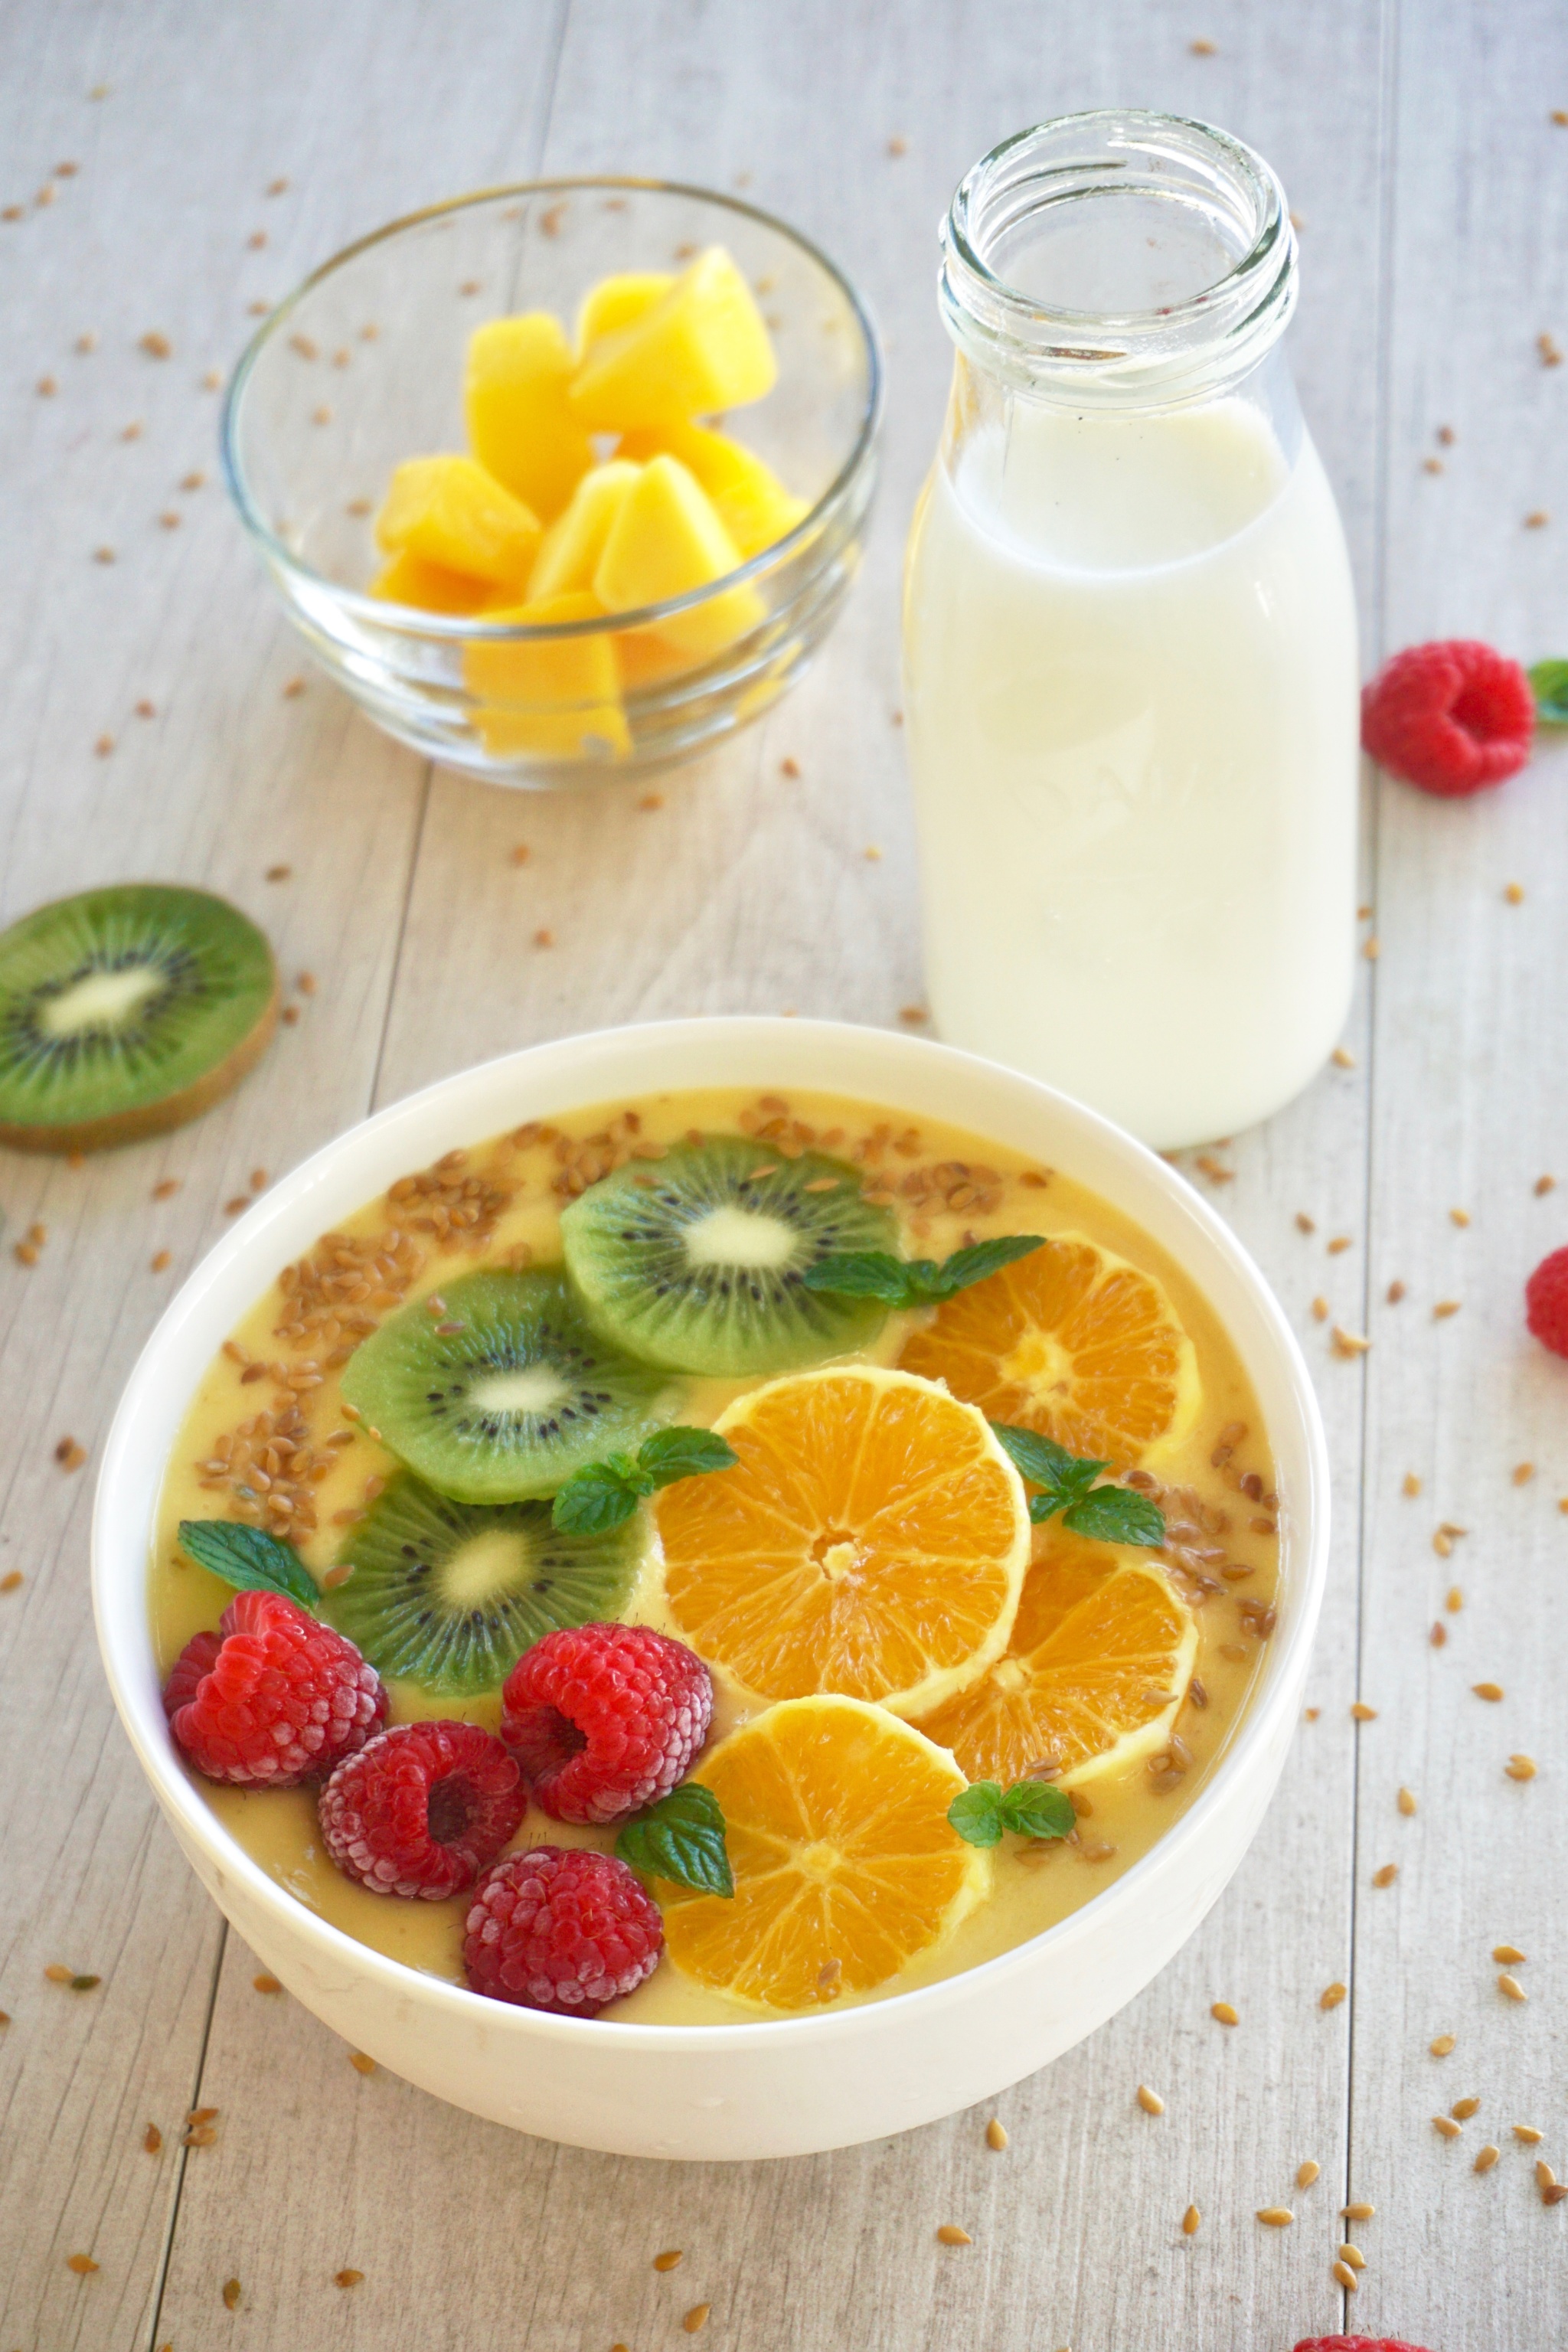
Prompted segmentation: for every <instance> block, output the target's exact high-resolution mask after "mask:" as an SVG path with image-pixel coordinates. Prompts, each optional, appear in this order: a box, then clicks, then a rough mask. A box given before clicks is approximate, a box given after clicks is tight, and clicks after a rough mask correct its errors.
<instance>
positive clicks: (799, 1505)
mask: <svg viewBox="0 0 1568 2352" xmlns="http://www.w3.org/2000/svg"><path fill="white" fill-rule="evenodd" d="M714 1426H715V1427H716V1428H717V1429H718V1430H720V1431H721V1433H722V1434H723V1435H724V1436H725V1437H727V1438H728V1439H729V1441H730V1444H731V1445H732V1446H733V1448H734V1450H735V1452H736V1454H738V1455H739V1457H740V1459H739V1461H738V1462H737V1463H736V1464H735V1465H734V1466H733V1467H732V1468H731V1469H729V1470H722V1471H719V1472H717V1473H716V1474H714V1475H710V1476H708V1477H704V1478H690V1479H687V1480H685V1481H684V1482H683V1483H682V1484H680V1485H679V1486H669V1487H667V1488H666V1489H665V1491H664V1493H663V1494H662V1495H661V1496H659V1498H658V1529H659V1535H660V1537H661V1538H662V1540H663V1546H664V1563H665V1569H664V1573H665V1597H666V1600H667V1602H668V1608H669V1612H670V1614H671V1616H672V1618H673V1620H674V1625H675V1630H676V1631H677V1632H678V1633H679V1634H680V1636H681V1637H682V1639H683V1640H685V1641H687V1642H689V1643H690V1644H691V1646H692V1648H693V1649H695V1650H696V1651H698V1653H699V1654H700V1655H701V1656H702V1657H704V1658H706V1659H707V1660H708V1662H709V1664H710V1665H714V1666H719V1667H721V1668H722V1669H723V1671H724V1672H725V1673H726V1674H728V1675H731V1676H732V1677H733V1679H734V1680H735V1681H736V1682H738V1683H740V1684H742V1685H743V1687H744V1688H745V1689H747V1690H748V1691H752V1692H754V1693H755V1694H756V1696H758V1697H759V1698H764V1699H787V1698H805V1697H806V1696H810V1695H812V1694H814V1693H817V1692H825V1691H836V1692H839V1693H841V1694H843V1695H844V1696H846V1697H848V1698H862V1699H873V1700H879V1701H880V1702H881V1704H882V1705H883V1706H889V1707H891V1708H893V1709H894V1710H895V1711H896V1712H898V1713H900V1714H912V1713H914V1712H916V1711H917V1710H918V1709H920V1708H921V1707H927V1706H934V1705H935V1704H936V1702H937V1701H938V1700H939V1699H942V1698H946V1697H948V1696H951V1694H952V1692H954V1691H956V1690H961V1689H962V1688H963V1685H964V1684H965V1683H968V1682H972V1681H973V1679H974V1677H975V1676H976V1675H979V1674H981V1673H982V1672H983V1671H984V1668H985V1667H986V1666H988V1665H989V1664H990V1663H991V1661H992V1659H993V1658H998V1657H1000V1656H1001V1654H1002V1651H1003V1648H1004V1646H1005V1643H1006V1640H1007V1635H1008V1633H1009V1632H1010V1631H1011V1629H1012V1623H1013V1617H1014V1612H1015V1611H1016V1608H1017V1605H1018V1593H1019V1590H1020V1588H1021V1586H1022V1582H1023V1577H1024V1570H1025V1569H1026V1567H1027V1565H1028V1557H1029V1520H1028V1512H1027V1510H1026V1506H1025V1502H1024V1490H1023V1486H1022V1485H1021V1483H1020V1481H1019V1478H1018V1475H1017V1473H1016V1471H1015V1469H1014V1467H1013V1465H1012V1464H1011V1463H1010V1462H1009V1461H1008V1459H1007V1457H1006V1455H1005V1454H1004V1452H1003V1451H1002V1448H1001V1446H1000V1445H999V1444H997V1442H996V1439H995V1438H994V1435H993V1434H992V1432H991V1430H990V1428H989V1426H988V1425H987V1423H986V1422H985V1419H984V1415H983V1414H981V1413H978V1412H975V1410H974V1408H973V1405H967V1404H961V1403H959V1402H957V1401H956V1400H955V1399H954V1398H952V1397H951V1396H949V1395H948V1394H947V1392H946V1391H945V1390H943V1389H941V1388H937V1387H935V1386H933V1385H932V1383H931V1381H922V1380H917V1379H915V1378H914V1377H913V1376H912V1375H911V1374H910V1373H909V1372H899V1371H889V1370H885V1369H881V1368H879V1367H876V1366H872V1365H853V1366H846V1367H843V1368H838V1369H834V1370H826V1371H816V1372H802V1373H798V1374H795V1376H793V1377H791V1378H788V1379H784V1380H777V1381H769V1382H768V1383H767V1384H766V1385H765V1386H764V1387H763V1388H758V1389H753V1390H752V1391H751V1393H750V1394H749V1395H747V1396H743V1397H741V1398H738V1399H737V1401H736V1402H734V1403H733V1404H731V1406H729V1408H728V1409H727V1410H726V1411H725V1412H723V1413H721V1415H720V1417H719V1420H718V1421H717V1422H716V1423H715V1424H714Z"/></svg>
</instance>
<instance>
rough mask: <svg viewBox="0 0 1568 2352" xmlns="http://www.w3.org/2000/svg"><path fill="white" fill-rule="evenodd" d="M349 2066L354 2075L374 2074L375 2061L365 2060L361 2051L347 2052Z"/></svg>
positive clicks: (371, 2059) (372, 2059)
mask: <svg viewBox="0 0 1568 2352" xmlns="http://www.w3.org/2000/svg"><path fill="white" fill-rule="evenodd" d="M349 2064H350V2065H351V2066H352V2067H353V2070H354V2073H355V2074H374V2072H375V2060H374V2058H367V2057H366V2056H365V2054H364V2052H363V2050H351V2051H350V2052H349Z"/></svg>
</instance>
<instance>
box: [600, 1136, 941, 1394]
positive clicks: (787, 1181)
mask: <svg viewBox="0 0 1568 2352" xmlns="http://www.w3.org/2000/svg"><path fill="white" fill-rule="evenodd" d="M860 1185H861V1172H860V1171H859V1170H858V1168H851V1167H849V1166H848V1165H847V1162H846V1161H844V1160H830V1159H828V1158H827V1157H826V1155H825V1154H824V1153H822V1152H819V1151H803V1152H802V1153H801V1154H800V1155H799V1157H798V1158H797V1159H795V1160H787V1159H785V1158H784V1157H783V1155H782V1154H781V1153H779V1152H777V1151H775V1150H770V1149H769V1148H768V1146H767V1145H766V1144H764V1143H751V1142H748V1141H747V1139H746V1138H745V1137H744V1136H743V1135H710V1136H707V1137H705V1138H704V1139H703V1140H702V1141H701V1142H700V1143H677V1144H674V1145H672V1146H671V1148H670V1149H669V1150H668V1151H667V1152H666V1154H665V1156H664V1158H663V1159H662V1160H657V1161H654V1162H651V1163H649V1162H647V1161H643V1162H638V1163H636V1164H634V1165H632V1166H628V1167H626V1168H622V1169H618V1170H617V1171H616V1173H615V1174H614V1175H613V1176H606V1177H605V1178H604V1179H603V1180H602V1181H600V1182H599V1183H597V1184H591V1185H590V1186H589V1187H588V1190H587V1191H586V1192H584V1193H581V1194H580V1195H579V1196H578V1198H577V1199H576V1200H575V1201H574V1202H573V1203H572V1205H571V1207H570V1208H569V1209H568V1210H567V1211H566V1212H565V1213H564V1214H563V1217H562V1220H561V1241H562V1246H563V1250H564V1252H565V1255H566V1270H567V1272H568V1274H570V1276H571V1277H572V1279H573V1281H574V1283H575V1284H576V1286H577V1289H578V1291H579V1293H580V1294H581V1297H582V1299H583V1303H584V1306H585V1307H586V1308H587V1310H588V1315H589V1318H590V1320H591V1321H592V1323H593V1325H594V1328H595V1330H597V1331H600V1332H602V1333H603V1335H604V1336H605V1339H611V1340H614V1341H616V1343H617V1344H618V1345H619V1346H621V1347H623V1348H626V1349H630V1351H631V1352H632V1353H633V1354H634V1355H637V1356H641V1357H642V1358H643V1359H644V1360H645V1361H647V1362H648V1363H652V1364H663V1365H666V1366H667V1367H668V1368H669V1369H670V1370H676V1371H684V1372H709V1373H713V1374H716V1375H726V1376H729V1377H731V1378H738V1377H739V1376H740V1375H742V1373H746V1372H782V1371H788V1370H791V1369H792V1368H793V1367H795V1365H798V1364H809V1363H816V1362H819V1361H820V1360H821V1359H822V1358H823V1357H825V1356H841V1355H846V1354H847V1353H848V1352H849V1351H850V1350H851V1349H856V1348H863V1347H865V1346H866V1344H867V1343H868V1340H870V1339H872V1338H873V1337H874V1335H875V1334H876V1332H877V1331H878V1330H879V1328H880V1327H881V1325H882V1323H883V1321H884V1319H885V1318H886V1315H887V1308H886V1307H882V1306H880V1305H879V1303H878V1302H877V1300H875V1299H873V1298H846V1297H839V1296H836V1295H834V1294H832V1293H829V1292H826V1291H814V1290H807V1289H806V1288H805V1285H804V1284H803V1282H802V1281H801V1276H802V1274H803V1273H804V1272H805V1268H806V1267H807V1266H809V1265H814V1264H815V1263H816V1260H817V1259H818V1258H821V1257H829V1256H832V1255H836V1254H837V1253H838V1252H840V1251H845V1250H887V1249H892V1248H895V1247H896V1246H897V1244H896V1233H897V1228H896V1225H895V1223H894V1220H893V1218H892V1215H891V1213H889V1211H888V1210H886V1209H881V1208H877V1207H874V1206H873V1205H872V1203H871V1202H868V1200H867V1199H866V1198H865V1196H864V1194H863V1193H862V1192H861V1190H860Z"/></svg>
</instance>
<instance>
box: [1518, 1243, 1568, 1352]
mask: <svg viewBox="0 0 1568 2352" xmlns="http://www.w3.org/2000/svg"><path fill="white" fill-rule="evenodd" d="M1524 1319H1525V1321H1526V1323H1528V1325H1529V1326H1530V1328H1531V1330H1532V1331H1533V1332H1534V1334H1535V1336H1536V1338H1537V1339H1539V1340H1540V1342H1541V1344H1542V1347H1543V1348H1550V1349H1551V1350H1552V1354H1553V1355H1554V1356H1568V1249H1559V1250H1553V1251H1552V1255H1551V1256H1550V1257H1543V1258H1542V1261H1541V1264H1540V1265H1538V1266H1537V1267H1536V1269H1535V1272H1534V1273H1533V1274H1532V1275H1531V1277H1530V1280H1529V1281H1528V1282H1527V1283H1526V1284H1525V1286H1524Z"/></svg>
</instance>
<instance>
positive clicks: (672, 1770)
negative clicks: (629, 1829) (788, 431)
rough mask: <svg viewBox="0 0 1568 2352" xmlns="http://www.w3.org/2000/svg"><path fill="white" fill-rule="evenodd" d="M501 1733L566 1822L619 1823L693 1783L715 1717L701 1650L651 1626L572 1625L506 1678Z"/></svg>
mask: <svg viewBox="0 0 1568 2352" xmlns="http://www.w3.org/2000/svg"><path fill="white" fill-rule="evenodd" d="M504 1696H505V1706H504V1710H503V1712H502V1715H501V1727H500V1736H501V1738H503V1739H504V1740H505V1741H506V1744H507V1746H508V1747H509V1748H510V1749H511V1752H512V1754H513V1755H514V1756H515V1757H516V1758H517V1760H518V1762H519V1763H520V1764H521V1767H522V1769H523V1771H524V1772H525V1773H526V1774H527V1776H528V1780H529V1782H530V1784H531V1790H532V1794H533V1798H534V1801H535V1802H536V1803H538V1804H540V1805H542V1807H543V1809H544V1811H546V1812H547V1813H549V1814H550V1815H552V1818H553V1819H554V1820H556V1821H558V1822H618V1821H622V1820H624V1819H625V1817H626V1814H628V1813H635V1812H639V1811H641V1810H642V1808H643V1806H645V1805H651V1804H653V1803H654V1802H655V1801H656V1800H657V1799H658V1798H659V1797H664V1796H668V1793H669V1791H670V1790H671V1789H673V1788H674V1787H675V1785H676V1782H677V1781H678V1780H684V1779H685V1777H686V1774H687V1773H688V1772H689V1770H690V1769H691V1765H692V1762H693V1760H694V1759H695V1758H696V1756H697V1753H698V1751H699V1749H700V1748H701V1746H702V1743H703V1741H704V1740H705V1739H706V1738H707V1737H708V1726H709V1724H710V1722H711V1721H712V1718H713V1678H712V1676H711V1675H710V1673H709V1671H708V1669H707V1667H706V1666H705V1665H704V1664H703V1663H702V1660H701V1659H700V1657H699V1656H698V1655H697V1653H696V1652H695V1650H689V1649H688V1648H687V1646H686V1644H685V1643H684V1642H672V1641H671V1640H670V1639H669V1637H668V1634H666V1633H655V1632H654V1631H653V1629H652V1627H651V1626H647V1625H569V1626H564V1627H563V1628H562V1629H561V1631H560V1632H559V1633H546V1634H545V1636H544V1638H543V1640H542V1641H541V1642H536V1643H534V1645H533V1647H532V1649H531V1650H525V1651H524V1652H523V1654H522V1655H521V1658H520V1659H519V1660H518V1662H517V1664H516V1665H515V1666H514V1667H513V1668H512V1670H511V1672H510V1675H508V1676H507V1679H506V1690H505V1694H504Z"/></svg>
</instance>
